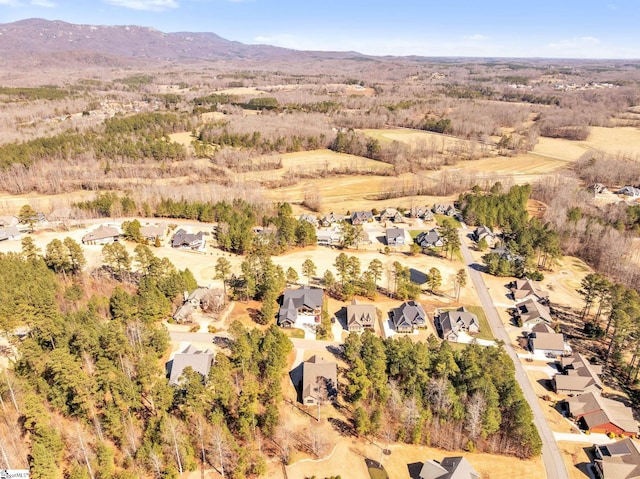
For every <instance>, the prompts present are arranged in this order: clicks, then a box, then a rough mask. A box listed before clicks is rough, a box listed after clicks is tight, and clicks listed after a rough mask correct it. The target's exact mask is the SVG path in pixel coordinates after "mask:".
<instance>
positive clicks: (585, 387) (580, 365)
mask: <svg viewBox="0 0 640 479" xmlns="http://www.w3.org/2000/svg"><path fill="white" fill-rule="evenodd" d="M559 366H560V371H561V373H560V374H556V375H555V376H553V379H552V380H551V381H552V383H553V389H554V390H555V392H557V393H558V394H584V393H588V392H593V393H596V394H600V393H601V392H602V389H603V388H604V386H603V385H602V381H601V380H600V377H599V376H600V375H601V374H602V366H600V365H596V364H591V363H590V362H589V360H588V359H587V358H586V357H585V356H583V355H582V354H580V353H573V354H572V355H570V356H563V357H561V358H560V362H559Z"/></svg>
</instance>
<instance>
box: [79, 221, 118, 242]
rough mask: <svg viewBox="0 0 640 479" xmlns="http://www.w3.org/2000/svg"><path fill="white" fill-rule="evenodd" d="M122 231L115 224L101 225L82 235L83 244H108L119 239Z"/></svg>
mask: <svg viewBox="0 0 640 479" xmlns="http://www.w3.org/2000/svg"><path fill="white" fill-rule="evenodd" d="M119 237H120V231H119V230H118V228H114V227H113V226H106V225H100V226H99V227H98V228H96V229H95V230H93V231H91V232H89V233H87V234H86V235H84V236H83V237H82V244H107V243H113V242H114V241H118V238H119Z"/></svg>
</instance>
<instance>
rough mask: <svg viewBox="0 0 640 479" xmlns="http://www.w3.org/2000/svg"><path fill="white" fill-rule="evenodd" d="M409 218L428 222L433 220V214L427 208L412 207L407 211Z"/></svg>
mask: <svg viewBox="0 0 640 479" xmlns="http://www.w3.org/2000/svg"><path fill="white" fill-rule="evenodd" d="M409 218H419V219H421V220H425V221H430V220H432V219H433V212H432V211H431V209H430V208H429V207H428V206H412V207H411V209H410V210H409Z"/></svg>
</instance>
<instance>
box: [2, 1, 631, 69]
mask: <svg viewBox="0 0 640 479" xmlns="http://www.w3.org/2000/svg"><path fill="white" fill-rule="evenodd" d="M33 17H37V18H46V19H50V20H63V21H67V22H70V23H83V24H95V25H141V26H148V27H154V28H157V29H158V30H161V31H163V32H178V31H187V32H214V33H217V34H218V35H220V36H222V37H224V38H226V39H229V40H236V41H240V42H243V43H268V44H271V45H277V46H282V47H288V48H296V49H301V50H340V51H346V50H355V51H359V52H361V53H366V54H372V55H423V56H476V57H487V56H491V57H547V58H634V59H640V28H639V27H638V20H640V0H611V1H607V0H602V1H597V0H554V1H549V0H510V1H506V0H436V1H432V0H0V23H6V22H12V21H15V20H20V19H24V18H33Z"/></svg>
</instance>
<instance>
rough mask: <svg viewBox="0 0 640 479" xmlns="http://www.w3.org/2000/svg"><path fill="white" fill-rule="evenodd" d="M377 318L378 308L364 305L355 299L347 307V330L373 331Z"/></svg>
mask: <svg viewBox="0 0 640 479" xmlns="http://www.w3.org/2000/svg"><path fill="white" fill-rule="evenodd" d="M377 317H378V316H377V314H376V307H375V306H374V305H373V304H363V303H360V302H358V300H356V299H354V300H353V301H352V302H351V304H349V305H347V330H348V331H349V332H354V331H364V330H365V329H371V330H373V329H374V328H375V324H376V318H377Z"/></svg>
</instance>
